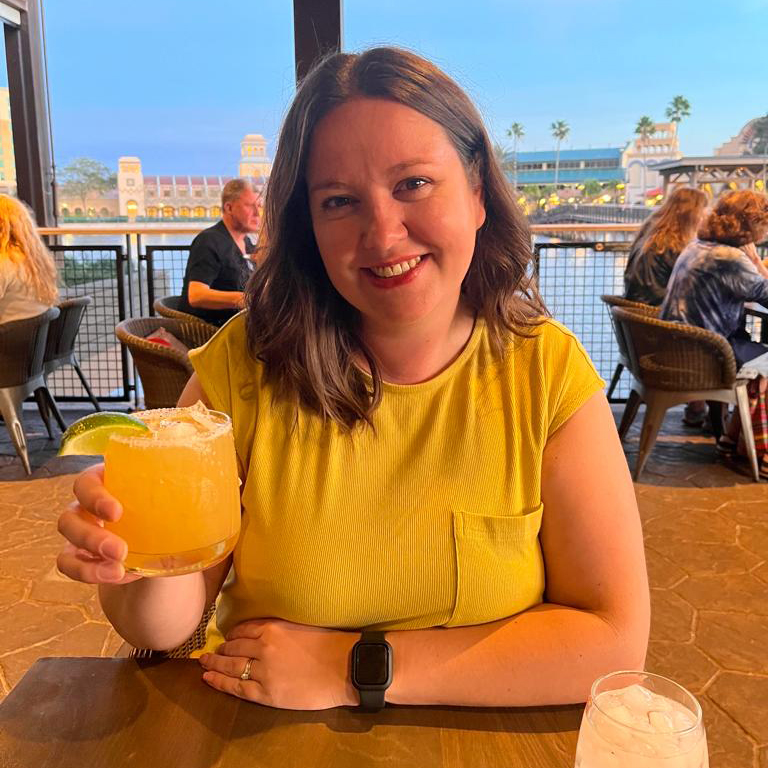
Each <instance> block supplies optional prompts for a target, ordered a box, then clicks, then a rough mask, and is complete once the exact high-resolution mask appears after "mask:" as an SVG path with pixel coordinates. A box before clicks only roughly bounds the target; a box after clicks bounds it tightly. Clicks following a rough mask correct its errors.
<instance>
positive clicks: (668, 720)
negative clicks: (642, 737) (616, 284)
mask: <svg viewBox="0 0 768 768" xmlns="http://www.w3.org/2000/svg"><path fill="white" fill-rule="evenodd" d="M672 714H674V713H671V714H670V713H669V712H659V711H658V710H657V709H654V710H651V711H650V712H649V713H648V722H650V724H651V728H653V730H654V731H656V733H672V732H673V731H675V730H677V729H676V728H675V723H674V721H673V720H672Z"/></svg>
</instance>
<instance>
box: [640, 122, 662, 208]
mask: <svg viewBox="0 0 768 768" xmlns="http://www.w3.org/2000/svg"><path fill="white" fill-rule="evenodd" d="M667 114H669V110H667ZM635 133H636V134H637V135H638V136H639V137H640V138H641V139H649V138H650V137H651V136H653V134H654V133H656V123H654V122H653V120H651V118H650V117H648V115H643V116H642V117H641V118H640V119H639V120H638V121H637V125H636V126H635ZM645 188H646V183H645V160H643V202H645Z"/></svg>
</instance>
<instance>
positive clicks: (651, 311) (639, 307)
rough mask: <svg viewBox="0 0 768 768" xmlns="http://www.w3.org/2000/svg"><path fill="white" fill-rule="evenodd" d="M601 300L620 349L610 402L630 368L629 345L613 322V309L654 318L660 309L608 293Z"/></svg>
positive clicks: (612, 380) (612, 378)
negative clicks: (621, 309) (620, 380)
mask: <svg viewBox="0 0 768 768" xmlns="http://www.w3.org/2000/svg"><path fill="white" fill-rule="evenodd" d="M600 300H601V301H602V302H603V304H605V305H606V309H607V310H608V316H609V317H610V318H611V324H612V325H613V334H614V336H615V337H616V344H617V345H618V347H619V362H618V363H617V364H616V370H615V371H614V372H613V376H612V377H611V383H610V385H609V386H608V392H607V394H606V397H607V398H608V399H609V400H610V398H611V395H612V394H613V390H614V389H616V386H617V385H618V383H619V379H620V378H621V373H622V371H623V370H624V369H625V368H627V369H628V368H629V362H628V358H627V345H626V343H625V341H624V339H623V338H622V336H621V331H620V330H619V328H618V326H617V325H616V323H614V322H613V316H612V315H611V307H623V308H624V309H628V310H630V311H633V312H643V313H645V314H647V315H650V316H652V317H653V316H656V315H658V314H659V310H660V307H652V306H651V305H650V304H641V303H640V302H639V301H630V300H629V299H625V298H624V297H623V296H612V295H611V294H607V293H606V294H603V295H602V296H601V297H600Z"/></svg>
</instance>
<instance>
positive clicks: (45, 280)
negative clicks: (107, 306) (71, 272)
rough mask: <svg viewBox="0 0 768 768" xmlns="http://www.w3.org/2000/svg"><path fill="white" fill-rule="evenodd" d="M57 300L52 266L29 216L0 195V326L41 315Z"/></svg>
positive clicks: (53, 265) (12, 200)
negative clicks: (0, 324)
mask: <svg viewBox="0 0 768 768" xmlns="http://www.w3.org/2000/svg"><path fill="white" fill-rule="evenodd" d="M57 297H58V290H57V288H56V266H55V264H54V262H53V258H52V257H51V254H50V253H49V252H48V249H47V248H46V247H45V245H44V244H43V242H42V240H41V239H40V236H39V235H38V234H37V230H36V228H35V223H34V221H33V220H32V216H31V215H30V213H29V211H28V210H27V208H26V206H25V205H24V204H23V203H22V202H20V201H19V200H16V199H15V198H13V197H8V196H7V195H0V323H7V322H10V321H11V320H23V319H24V318H26V317H34V316H35V315H39V314H42V313H43V312H45V310H46V309H48V308H49V307H51V306H53V305H54V304H55V303H56V299H57Z"/></svg>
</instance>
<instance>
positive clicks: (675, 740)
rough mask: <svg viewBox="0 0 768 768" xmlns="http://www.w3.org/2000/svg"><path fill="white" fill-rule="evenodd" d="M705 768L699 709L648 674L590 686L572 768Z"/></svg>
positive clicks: (607, 678)
mask: <svg viewBox="0 0 768 768" xmlns="http://www.w3.org/2000/svg"><path fill="white" fill-rule="evenodd" d="M658 766H664V768H708V767H709V754H708V752H707V736H706V733H705V731H704V722H703V720H702V716H701V706H700V705H699V702H698V701H696V699H695V698H694V696H693V695H692V694H691V693H689V692H688V691H686V690H685V688H683V687H682V686H681V685H678V684H677V683H675V682H673V681H672V680H669V679H668V678H666V677H662V676H661V675H654V674H652V673H650V672H612V673H611V674H609V675H604V676H603V677H599V678H598V679H597V680H595V682H594V684H593V685H592V690H591V692H590V696H589V700H588V701H587V706H586V708H585V709H584V716H583V717H582V720H581V728H580V729H579V743H578V746H577V747H576V768H658Z"/></svg>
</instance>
